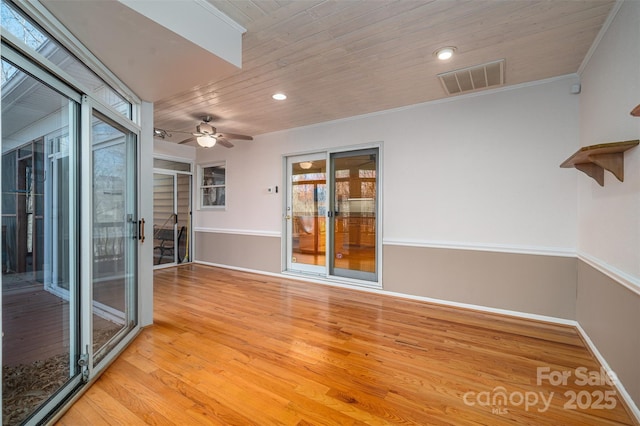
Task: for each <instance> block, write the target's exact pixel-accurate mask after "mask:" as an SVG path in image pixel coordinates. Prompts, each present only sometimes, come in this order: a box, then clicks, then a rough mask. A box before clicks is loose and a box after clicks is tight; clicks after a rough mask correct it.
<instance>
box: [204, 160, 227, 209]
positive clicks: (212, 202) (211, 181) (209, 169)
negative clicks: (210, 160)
mask: <svg viewBox="0 0 640 426" xmlns="http://www.w3.org/2000/svg"><path fill="white" fill-rule="evenodd" d="M198 169H199V172H200V178H199V182H200V185H199V186H200V188H199V191H200V208H201V209H207V208H221V207H225V206H226V202H225V196H226V187H227V176H226V164H225V163H224V162H222V163H215V164H207V165H202V166H199V168H198Z"/></svg>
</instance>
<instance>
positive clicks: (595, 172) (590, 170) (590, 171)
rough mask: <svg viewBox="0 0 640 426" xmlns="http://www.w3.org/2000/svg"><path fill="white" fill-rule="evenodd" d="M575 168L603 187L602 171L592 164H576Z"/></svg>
mask: <svg viewBox="0 0 640 426" xmlns="http://www.w3.org/2000/svg"><path fill="white" fill-rule="evenodd" d="M575 168H576V169H578V170H580V171H581V172H583V173H585V174H586V175H587V176H590V177H592V178H594V179H595V180H596V182H598V183H599V184H600V186H604V169H603V168H602V167H600V166H598V165H596V164H593V163H580V164H576V165H575Z"/></svg>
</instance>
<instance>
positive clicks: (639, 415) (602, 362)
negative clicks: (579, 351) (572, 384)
mask: <svg viewBox="0 0 640 426" xmlns="http://www.w3.org/2000/svg"><path fill="white" fill-rule="evenodd" d="M576 330H578V333H579V334H580V337H582V340H584V342H585V343H586V344H587V346H588V347H589V349H590V350H591V352H592V353H593V354H594V355H595V357H596V358H597V360H598V362H599V363H600V365H601V366H602V368H604V369H605V371H606V372H607V374H608V375H609V376H610V377H617V376H615V371H613V370H612V369H611V367H609V363H607V360H606V359H605V358H604V356H602V354H601V353H600V351H599V350H598V348H597V347H596V345H595V343H593V341H592V340H591V339H590V338H589V335H588V334H587V332H586V331H584V329H583V328H582V326H580V323H578V322H576ZM611 373H613V375H612V374H611ZM613 385H614V386H615V388H616V390H617V391H618V392H619V394H620V396H621V397H622V399H623V400H624V402H625V403H626V404H627V407H629V409H630V410H631V413H630V414H632V415H633V416H635V418H636V421H637V422H638V423H640V409H638V406H637V405H636V403H635V402H634V401H633V398H631V395H629V393H628V392H627V390H626V389H625V388H624V386H623V385H622V383H621V382H620V380H614V383H613Z"/></svg>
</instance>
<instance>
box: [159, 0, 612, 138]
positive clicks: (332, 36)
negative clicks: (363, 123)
mask: <svg viewBox="0 0 640 426" xmlns="http://www.w3.org/2000/svg"><path fill="white" fill-rule="evenodd" d="M208 1H209V2H210V3H212V4H213V5H214V6H215V7H217V8H218V9H220V10H221V11H222V12H224V13H225V14H227V15H228V16H229V17H231V18H232V19H234V20H235V21H236V22H238V23H239V24H240V25H242V26H244V27H245V28H246V29H247V33H246V34H245V35H244V39H243V67H242V70H239V71H237V72H235V73H234V74H233V75H231V76H230V77H227V78H224V79H222V80H220V81H205V82H203V83H202V84H201V85H199V86H197V87H194V88H193V89H192V90H189V91H187V92H184V93H181V94H179V95H176V96H171V97H169V98H167V99H163V100H161V101H159V102H157V103H156V104H155V108H156V109H155V126H156V127H159V128H163V129H170V130H179V131H194V129H195V125H196V124H198V122H199V118H200V117H202V116H204V115H207V114H209V115H211V116H213V118H214V121H213V124H214V125H216V126H218V128H219V129H222V130H223V131H227V132H236V133H243V134H249V135H258V134H262V133H267V132H273V131H277V130H282V129H288V128H294V127H299V126H305V125H310V124H315V123H319V122H324V121H330V120H336V119H340V118H345V117H351V116H355V115H360V114H366V113H371V112H375V111H381V110H385V109H390V108H396V107H402V106H406V105H412V104H417V103H421V102H426V101H431V100H436V99H441V98H444V97H447V95H446V92H445V91H444V89H443V87H442V85H441V83H440V82H439V80H438V78H437V74H439V73H442V72H447V71H452V70H456V69H461V68H465V67H470V66H475V65H478V64H482V63H485V62H489V61H494V60H498V59H505V61H506V65H505V85H515V84H520V83H525V82H530V81H536V80H540V79H545V78H550V77H555V76H561V75H566V74H572V73H576V72H577V71H578V70H579V68H580V65H581V63H582V62H583V60H584V59H585V57H586V55H587V52H588V51H589V48H590V47H591V45H592V44H593V42H594V40H595V39H596V37H597V35H598V32H599V31H600V29H601V27H602V25H603V23H604V22H605V21H606V19H607V16H608V15H609V14H610V12H611V10H612V8H613V6H614V4H615V1H614V0H586V1H577V0H568V1H567V0H553V1H548V0H542V1H539V0H471V1H464V0H400V1H390V0H362V1H356V0H305V1H299V0H298V1H285V0H243V1H233V0H208ZM443 46H455V47H456V54H455V56H454V57H453V58H452V59H450V60H448V61H445V62H440V61H438V60H437V59H436V58H435V57H434V54H433V53H434V51H436V50H437V49H438V48H440V47H443ZM184 66H185V67H188V66H198V64H184ZM276 92H284V93H286V94H287V95H288V99H287V100H286V101H283V102H276V101H274V100H273V99H272V98H271V95H272V94H274V93H276ZM184 137H185V136H184V135H182V134H178V135H174V137H173V138H169V140H173V141H179V140H182V139H184Z"/></svg>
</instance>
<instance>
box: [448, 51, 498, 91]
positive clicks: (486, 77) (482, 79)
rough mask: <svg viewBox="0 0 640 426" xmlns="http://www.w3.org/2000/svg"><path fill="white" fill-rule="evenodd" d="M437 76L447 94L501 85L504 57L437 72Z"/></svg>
mask: <svg viewBox="0 0 640 426" xmlns="http://www.w3.org/2000/svg"><path fill="white" fill-rule="evenodd" d="M438 78H439V79H440V82H442V87H444V90H445V91H446V92H447V94H449V95H455V94H458V93H464V92H471V91H474V90H479V89H487V88H489V87H497V86H502V85H503V84H504V59H500V60H499V61H494V62H488V63H486V64H482V65H476V66H474V67H469V68H463V69H460V70H455V71H449V72H445V73H442V74H438Z"/></svg>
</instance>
